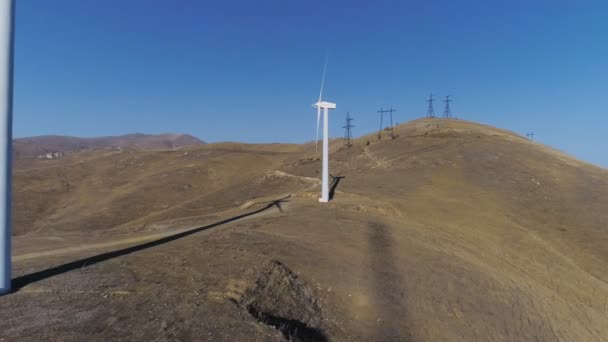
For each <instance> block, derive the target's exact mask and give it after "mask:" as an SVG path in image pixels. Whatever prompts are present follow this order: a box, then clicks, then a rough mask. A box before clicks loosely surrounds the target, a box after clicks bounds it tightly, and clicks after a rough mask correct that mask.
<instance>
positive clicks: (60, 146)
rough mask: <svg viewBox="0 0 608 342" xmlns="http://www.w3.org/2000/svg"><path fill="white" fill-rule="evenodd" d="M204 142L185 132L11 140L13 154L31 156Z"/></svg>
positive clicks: (180, 145) (162, 146) (54, 136)
mask: <svg viewBox="0 0 608 342" xmlns="http://www.w3.org/2000/svg"><path fill="white" fill-rule="evenodd" d="M202 144H204V142H203V141H202V140H200V139H198V138H195V137H193V136H191V135H188V134H140V133H136V134H127V135H120V136H107V137H94V138H78V137H69V136H60V135H45V136H37V137H28V138H17V139H15V140H14V141H13V150H14V153H15V156H16V157H18V158H19V157H34V156H38V155H42V154H46V153H52V152H77V151H82V150H90V149H100V148H112V147H113V148H116V147H133V148H137V149H142V150H172V149H176V148H181V147H185V146H196V145H202Z"/></svg>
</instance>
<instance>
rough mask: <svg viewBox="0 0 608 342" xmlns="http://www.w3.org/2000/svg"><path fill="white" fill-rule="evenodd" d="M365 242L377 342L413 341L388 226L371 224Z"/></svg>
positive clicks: (403, 289)
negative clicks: (371, 284)
mask: <svg viewBox="0 0 608 342" xmlns="http://www.w3.org/2000/svg"><path fill="white" fill-rule="evenodd" d="M368 243H369V257H370V266H371V270H370V271H371V272H372V274H373V278H372V279H374V284H373V287H374V293H373V299H374V302H375V305H376V308H378V310H379V312H378V315H379V318H381V319H379V320H378V321H377V322H376V338H375V340H376V341H412V340H413V339H412V337H411V334H410V331H409V330H408V329H409V326H408V325H407V320H408V318H409V317H408V315H407V308H406V307H404V306H403V303H404V302H405V297H406V295H407V294H406V293H405V287H404V284H403V281H402V280H401V276H400V272H399V268H398V267H397V264H396V263H395V256H394V253H393V248H394V246H393V239H392V236H391V232H390V229H389V227H387V226H386V225H384V224H382V223H376V222H370V223H369V226H368Z"/></svg>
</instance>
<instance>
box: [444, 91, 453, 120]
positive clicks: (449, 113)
mask: <svg viewBox="0 0 608 342" xmlns="http://www.w3.org/2000/svg"><path fill="white" fill-rule="evenodd" d="M443 102H444V103H445V109H444V110H443V118H444V119H450V118H451V117H452V111H451V110H450V102H452V100H450V95H448V96H446V97H445V100H444V101H443Z"/></svg>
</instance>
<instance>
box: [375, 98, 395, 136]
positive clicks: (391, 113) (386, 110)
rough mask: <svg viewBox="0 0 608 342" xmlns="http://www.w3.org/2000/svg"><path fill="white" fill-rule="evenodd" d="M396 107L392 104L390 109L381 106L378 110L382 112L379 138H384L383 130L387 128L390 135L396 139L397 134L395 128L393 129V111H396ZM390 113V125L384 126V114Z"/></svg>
mask: <svg viewBox="0 0 608 342" xmlns="http://www.w3.org/2000/svg"><path fill="white" fill-rule="evenodd" d="M396 111H397V110H396V109H393V107H392V106H391V107H390V109H382V107H380V110H379V111H378V113H379V114H380V130H379V131H378V139H381V138H382V130H383V129H385V130H387V131H389V132H390V133H389V136H390V137H391V138H393V139H395V134H394V130H393V112H396ZM385 113H388V115H389V120H390V126H388V127H386V128H384V126H383V125H382V121H383V119H384V114H385Z"/></svg>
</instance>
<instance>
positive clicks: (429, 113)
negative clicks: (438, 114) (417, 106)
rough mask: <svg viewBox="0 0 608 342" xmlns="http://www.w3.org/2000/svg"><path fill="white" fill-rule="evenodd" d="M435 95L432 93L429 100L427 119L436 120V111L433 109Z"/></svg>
mask: <svg viewBox="0 0 608 342" xmlns="http://www.w3.org/2000/svg"><path fill="white" fill-rule="evenodd" d="M433 101H434V99H433V93H431V96H429V99H428V100H427V101H426V102H428V103H429V107H428V109H427V110H426V117H427V118H434V117H435V109H433Z"/></svg>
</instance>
